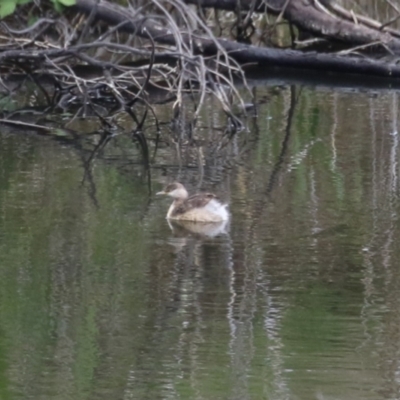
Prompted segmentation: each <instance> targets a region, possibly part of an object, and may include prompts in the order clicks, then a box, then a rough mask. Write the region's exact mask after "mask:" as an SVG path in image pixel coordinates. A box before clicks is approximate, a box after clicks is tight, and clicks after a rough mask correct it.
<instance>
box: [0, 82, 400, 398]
mask: <svg viewBox="0 0 400 400" xmlns="http://www.w3.org/2000/svg"><path fill="white" fill-rule="evenodd" d="M256 91H257V96H258V97H259V98H265V99H267V101H266V102H265V103H264V104H262V105H261V106H260V107H259V109H258V110H257V115H258V116H257V117H254V116H252V114H251V113H250V115H249V117H248V118H247V121H246V123H247V126H248V128H249V130H248V131H243V132H240V133H238V134H236V135H233V136H232V137H231V138H229V135H228V134H224V133H223V130H222V128H223V127H224V126H225V122H226V121H225V117H224V115H223V114H222V113H220V112H219V111H218V110H217V107H216V104H215V103H213V102H212V101H208V103H207V105H206V107H205V109H204V112H203V114H202V116H201V119H200V121H199V125H198V127H197V129H196V130H195V131H194V140H195V141H196V144H192V145H191V144H190V143H188V142H187V133H186V131H185V127H182V126H181V127H180V128H179V129H180V130H179V129H175V130H174V131H171V128H170V125H163V130H162V135H161V142H160V143H159V145H158V148H157V150H156V149H155V144H154V143H155V142H154V141H153V140H152V139H153V138H154V135H155V134H154V132H153V130H152V128H151V127H150V128H148V130H147V131H146V134H147V135H148V137H149V144H150V153H151V155H152V162H151V167H150V169H149V170H147V169H146V168H145V167H144V166H143V163H142V157H141V152H140V148H138V147H137V146H136V144H135V143H133V142H132V141H131V140H130V139H129V138H128V137H117V138H115V140H113V141H112V142H111V143H110V144H109V145H108V146H107V147H106V148H105V150H104V151H103V152H102V153H100V154H98V155H97V157H95V158H94V161H93V162H92V164H91V165H90V166H89V167H88V163H87V162H86V161H87V160H88V159H89V158H90V149H92V148H93V146H94V144H95V141H96V139H95V138H92V137H89V138H85V139H82V140H81V141H75V140H69V139H67V140H62V141H60V140H54V139H52V138H51V137H42V136H37V135H35V134H33V133H32V132H18V133H17V132H13V131H11V130H10V128H6V127H4V126H3V127H2V128H1V132H0V142H1V143H0V153H1V157H0V206H1V207H0V248H1V251H0V398H1V399H24V400H25V399H60V400H61V399H62V400H64V399H115V400H116V399H124V400H127V399H152V400H154V399H232V400H233V399H238V400H244V399H271V400H272V399H277V400H280V399H290V400H292V399H293V400H298V399H305V400H308V399H318V400H321V399H329V400H331V399H396V398H400V365H399V355H400V340H399V339H400V329H399V327H400V312H399V310H400V307H399V306H400V300H399V299H400V297H399V295H398V293H399V289H400V274H399V269H398V265H399V261H400V246H399V243H400V237H399V235H400V232H399V223H398V215H399V173H400V166H399V163H398V160H399V151H400V149H399V138H398V118H397V116H398V111H399V99H398V94H397V93H395V92H390V91H376V92H367V91H366V92H361V93H360V92H355V91H350V90H347V91H346V90H330V89H327V88H321V87H317V88H311V87H310V88H299V87H287V86H284V87H279V88H266V87H257V89H256ZM161 107H162V106H160V108H159V109H158V111H159V112H160V113H161V115H162V118H164V120H168V118H171V116H170V114H169V112H170V111H169V109H168V107H166V108H165V109H163V108H161ZM85 124H88V122H87V121H86V122H85ZM78 127H79V124H78ZM149 171H150V174H149ZM170 180H180V181H181V182H183V183H185V184H186V185H187V186H188V188H189V189H190V190H191V191H195V190H197V189H198V188H201V189H204V190H212V191H214V192H216V193H218V194H219V195H220V196H221V197H222V198H224V199H226V200H228V201H229V202H230V210H231V214H232V220H231V223H230V224H229V226H228V227H227V228H226V230H227V233H225V234H224V233H222V234H220V235H217V236H216V237H210V236H206V235H202V234H201V233H199V232H191V231H190V230H189V231H188V230H187V229H185V228H182V227H176V226H175V227H172V228H173V230H172V229H171V227H170V226H169V225H168V223H167V221H166V220H165V214H166V212H167V209H168V206H169V201H168V200H166V199H160V198H158V197H156V196H155V195H154V193H155V192H157V191H158V190H160V188H161V187H162V186H163V184H164V183H166V182H168V181H170ZM189 228H190V227H189ZM192 230H193V227H192Z"/></svg>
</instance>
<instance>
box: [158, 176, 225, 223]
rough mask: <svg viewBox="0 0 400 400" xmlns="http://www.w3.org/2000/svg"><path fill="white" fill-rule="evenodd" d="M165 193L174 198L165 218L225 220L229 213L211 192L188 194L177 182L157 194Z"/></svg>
mask: <svg viewBox="0 0 400 400" xmlns="http://www.w3.org/2000/svg"><path fill="white" fill-rule="evenodd" d="M161 194H165V195H167V196H170V197H172V198H173V199H174V201H173V202H172V204H171V206H170V208H169V210H168V213H167V219H179V220H184V221H195V222H219V221H227V220H228V219H229V213H228V210H227V209H226V208H227V206H228V205H227V204H222V203H221V202H220V201H219V200H218V198H217V197H216V196H215V195H214V194H212V193H198V194H194V195H192V196H189V193H188V192H187V190H186V189H185V186H183V185H182V184H181V183H179V182H174V183H171V184H169V185H168V186H167V187H166V188H165V189H164V190H163V191H161V192H158V193H157V195H161Z"/></svg>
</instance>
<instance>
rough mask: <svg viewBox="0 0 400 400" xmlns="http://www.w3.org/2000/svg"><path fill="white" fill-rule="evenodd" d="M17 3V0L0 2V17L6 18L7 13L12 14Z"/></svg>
mask: <svg viewBox="0 0 400 400" xmlns="http://www.w3.org/2000/svg"><path fill="white" fill-rule="evenodd" d="M16 5H17V3H16V1H15V0H8V1H7V0H5V1H4V0H3V1H2V2H0V18H4V17H6V16H7V15H10V14H12V13H13V12H14V11H15V7H16Z"/></svg>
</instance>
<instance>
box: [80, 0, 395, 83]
mask: <svg viewBox="0 0 400 400" xmlns="http://www.w3.org/2000/svg"><path fill="white" fill-rule="evenodd" d="M190 1H192V0H190ZM193 1H195V0H193ZM199 1H201V0H199ZM207 1H208V2H209V1H210V0H207ZM224 1H229V0H224ZM293 3H296V4H297V2H293V1H291V2H290V5H291V7H290V8H291V9H292V12H293ZM94 4H95V1H94V0H77V2H76V7H77V9H78V10H79V11H82V12H85V13H88V14H89V13H90V12H91V11H92V9H93V7H94ZM295 7H296V6H295ZM129 13H130V11H129V10H127V9H126V8H124V7H121V6H119V5H117V4H111V3H109V2H107V1H103V2H101V3H99V4H98V5H97V9H96V17H97V18H98V19H101V20H103V21H105V22H107V23H109V24H113V25H118V24H121V28H120V29H121V30H123V31H125V32H129V33H132V34H136V35H138V36H140V37H143V38H147V39H150V38H152V39H153V40H154V42H158V43H162V44H167V45H170V46H176V45H177V43H176V40H175V36H174V34H173V33H172V32H171V28H168V27H164V26H162V25H161V24H159V23H157V22H156V21H155V20H154V19H151V18H145V17H143V18H141V19H140V21H139V22H137V21H134V20H130V18H129ZM126 21H128V22H127V23H124V24H123V22H126ZM181 38H182V40H183V41H184V42H185V43H186V44H189V43H190V44H191V46H192V49H193V51H194V52H195V53H196V54H203V55H206V56H215V55H217V54H218V53H219V52H221V51H224V52H226V53H227V54H228V55H229V57H230V58H231V59H234V60H236V61H238V62H240V63H259V64H267V65H268V66H270V67H286V68H295V69H308V70H318V71H325V72H339V73H352V74H363V75H371V76H377V77H387V78H400V66H398V65H396V64H388V63H387V62H381V61H379V60H373V59H367V58H359V57H349V56H346V57H342V56H338V55H334V54H319V53H303V52H301V51H295V50H282V49H272V48H261V47H256V46H253V45H247V44H243V43H236V42H233V41H231V40H226V39H216V38H212V39H210V38H208V37H204V36H194V35H189V34H187V33H181ZM399 43H400V42H399ZM385 45H387V43H385Z"/></svg>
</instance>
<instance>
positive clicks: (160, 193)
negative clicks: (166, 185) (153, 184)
mask: <svg viewBox="0 0 400 400" xmlns="http://www.w3.org/2000/svg"><path fill="white" fill-rule="evenodd" d="M162 194H166V193H165V192H164V190H162V191H161V192H157V193H156V196H160V195H162Z"/></svg>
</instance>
